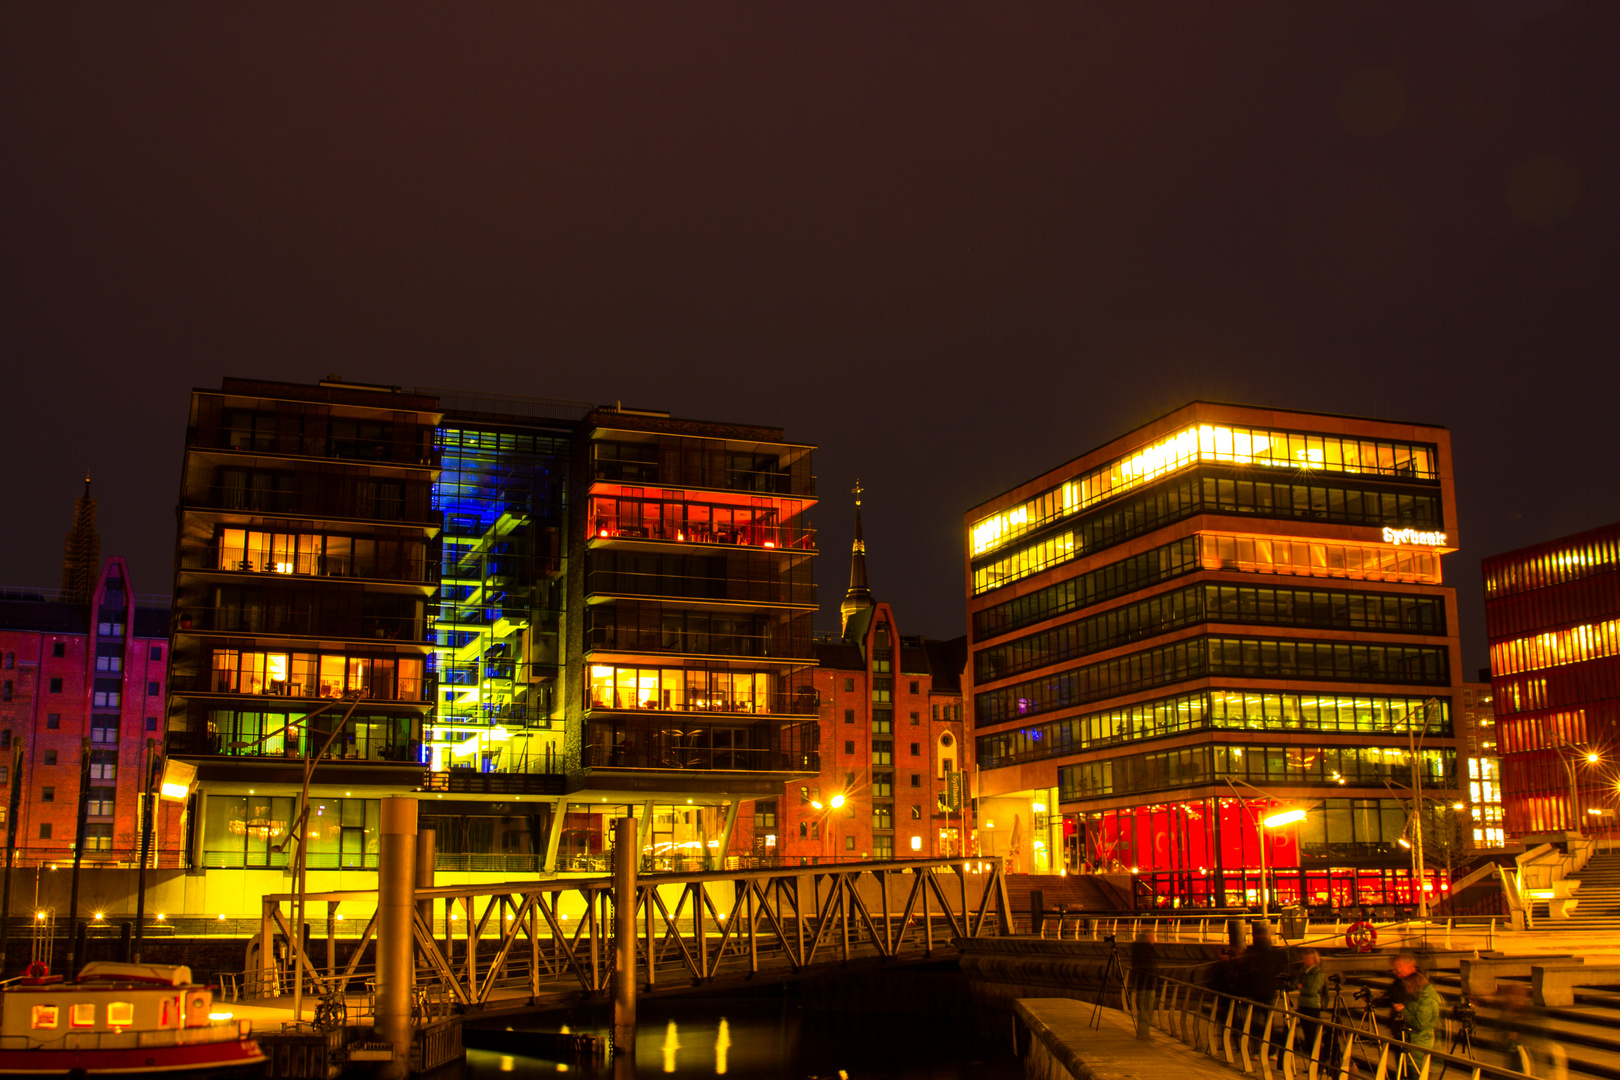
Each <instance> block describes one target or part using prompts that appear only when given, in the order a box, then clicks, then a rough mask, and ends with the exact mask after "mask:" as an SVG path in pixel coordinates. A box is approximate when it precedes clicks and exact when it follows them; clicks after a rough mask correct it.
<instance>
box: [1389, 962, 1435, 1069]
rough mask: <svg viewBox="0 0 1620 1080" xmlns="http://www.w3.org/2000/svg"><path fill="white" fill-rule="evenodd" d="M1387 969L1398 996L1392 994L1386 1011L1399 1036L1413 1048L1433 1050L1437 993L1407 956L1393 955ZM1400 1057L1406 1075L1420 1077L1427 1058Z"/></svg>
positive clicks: (1406, 1054) (1407, 1054)
mask: <svg viewBox="0 0 1620 1080" xmlns="http://www.w3.org/2000/svg"><path fill="white" fill-rule="evenodd" d="M1390 969H1391V971H1393V972H1394V975H1395V979H1396V981H1397V982H1398V983H1399V984H1400V990H1399V993H1398V994H1392V997H1394V998H1395V1000H1393V1001H1391V1002H1390V1008H1391V1009H1393V1010H1394V1012H1395V1016H1396V1017H1398V1018H1399V1020H1400V1023H1401V1026H1403V1027H1404V1028H1405V1031H1404V1032H1402V1033H1401V1035H1400V1037H1401V1038H1402V1039H1403V1040H1405V1041H1406V1042H1409V1043H1411V1044H1412V1045H1413V1046H1417V1047H1421V1048H1422V1049H1424V1050H1431V1049H1433V1048H1434V1029H1435V1026H1436V1025H1437V1024H1438V1023H1439V1022H1440V992H1439V991H1438V990H1436V989H1435V988H1434V986H1433V984H1431V983H1430V982H1429V977H1428V976H1427V975H1425V974H1423V972H1421V971H1419V970H1418V966H1417V960H1416V959H1415V958H1413V957H1412V955H1411V954H1410V953H1400V954H1397V955H1396V957H1395V958H1394V959H1393V960H1392V961H1390ZM1403 1058H1404V1061H1405V1063H1406V1065H1407V1069H1406V1070H1405V1072H1406V1076H1407V1077H1408V1078H1409V1080H1416V1078H1417V1077H1418V1076H1421V1075H1422V1073H1423V1065H1424V1063H1425V1062H1427V1061H1428V1059H1429V1056H1428V1055H1427V1054H1418V1053H1414V1052H1412V1051H1406V1052H1405V1053H1404V1054H1403Z"/></svg>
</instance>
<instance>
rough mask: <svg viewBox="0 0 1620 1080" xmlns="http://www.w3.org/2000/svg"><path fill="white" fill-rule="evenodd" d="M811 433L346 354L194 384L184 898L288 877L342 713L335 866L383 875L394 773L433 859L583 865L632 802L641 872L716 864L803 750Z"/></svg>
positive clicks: (536, 869) (179, 568)
mask: <svg viewBox="0 0 1620 1080" xmlns="http://www.w3.org/2000/svg"><path fill="white" fill-rule="evenodd" d="M811 450H812V448H811V447H808V446H803V445H799V444H789V443H786V442H784V441H783V439H782V432H781V431H780V430H779V429H773V428H758V427H744V426H739V425H729V424H714V423H704V422H698V421H686V420H678V419H671V418H670V417H668V416H667V415H664V414H653V413H647V412H632V411H629V410H623V411H621V410H618V409H616V408H607V409H595V410H592V409H590V407H589V406H581V405H579V404H577V403H567V402H549V401H545V400H539V399H525V398H515V397H503V396H498V395H470V394H461V393H455V392H447V391H436V390H418V391H416V392H414V393H411V392H404V391H401V390H400V389H398V388H395V387H385V386H372V385H363V384H354V383H346V382H343V381H342V380H340V379H337V378H329V379H327V380H325V381H323V382H321V383H319V384H317V385H306V384H295V383H284V382H274V381H266V380H250V379H226V380H225V381H224V383H223V384H222V386H221V387H220V389H218V390H211V389H199V390H196V391H194V392H193V395H192V408H191V422H190V426H189V430H188V437H187V444H186V452H185V462H184V475H183V480H182V491H181V502H180V510H179V524H180V529H179V540H178V551H177V559H176V574H175V594H176V599H175V607H174V617H173V625H172V633H173V650H172V655H171V678H170V680H169V701H168V706H167V716H168V722H167V745H168V749H169V752H170V753H171V754H172V755H174V756H175V757H176V758H179V759H182V760H188V761H192V762H195V763H196V764H197V765H198V766H199V772H198V793H197V795H196V796H195V798H194V800H193V804H192V813H191V819H190V820H191V821H192V823H193V824H192V828H191V830H190V833H189V836H188V859H189V864H190V865H191V866H193V867H195V868H197V869H203V870H208V871H210V875H209V878H208V886H207V890H206V893H207V895H206V897H205V899H204V900H203V901H202V902H204V903H205V904H206V905H207V906H208V908H209V910H228V911H232V912H235V911H238V910H246V911H251V910H253V908H252V904H253V903H254V901H253V897H254V896H256V895H258V894H259V893H262V892H263V891H266V890H268V891H272V892H273V891H276V890H277V889H278V888H280V887H281V886H280V883H279V875H280V873H281V870H282V868H283V867H284V866H285V865H286V864H287V860H288V857H289V856H288V851H287V845H286V843H285V837H286V834H287V831H288V829H289V823H290V821H291V820H292V817H293V815H294V813H295V809H294V804H295V803H296V796H297V794H298V791H299V789H300V787H301V784H302V781H303V768H304V759H305V757H306V756H307V755H311V754H314V753H316V752H317V751H318V750H319V749H320V747H321V746H322V745H324V744H325V743H326V741H327V739H328V737H329V736H330V737H332V744H331V748H330V749H329V750H328V751H327V758H326V759H325V760H323V761H322V762H321V764H320V765H319V766H318V767H317V768H316V770H315V772H314V777H313V786H312V788H311V791H312V795H313V796H314V804H313V805H314V806H315V807H316V810H315V816H316V817H317V818H319V819H320V820H319V822H318V823H317V824H318V825H319V828H317V830H316V832H317V833H319V835H318V836H316V837H315V838H314V839H313V840H312V843H311V847H310V853H309V854H310V866H311V868H312V869H313V870H315V871H316V872H317V873H318V874H325V873H329V872H330V873H332V874H334V875H335V876H334V878H333V879H331V880H333V881H336V880H347V879H344V878H343V877H342V875H344V874H348V873H352V872H356V871H359V872H364V871H370V870H374V869H375V867H376V861H377V843H378V834H377V828H378V816H379V813H380V805H381V804H380V799H381V798H382V797H384V796H387V795H411V796H414V797H416V798H419V799H421V800H423V801H425V802H427V803H428V805H426V806H424V807H423V812H422V824H423V827H424V828H429V827H431V828H432V829H433V830H434V832H435V836H436V843H437V853H436V859H437V866H438V869H439V870H440V871H441V873H445V874H452V875H453V874H468V875H471V874H480V873H488V874H504V875H513V874H518V875H521V874H527V873H546V872H552V871H557V870H599V869H602V868H603V867H604V866H605V865H606V860H607V858H608V855H609V851H608V845H609V844H610V843H611V841H610V836H611V829H609V828H608V827H607V822H608V821H609V819H611V818H613V817H618V816H623V815H625V814H631V815H633V816H635V817H636V818H638V820H640V821H641V822H642V823H643V835H642V847H643V850H644V851H645V852H647V853H648V855H649V865H652V864H655V863H657V864H661V865H678V866H681V867H708V866H718V865H720V863H721V862H722V861H723V860H724V858H725V857H726V855H727V854H728V853H729V852H730V851H731V850H733V845H732V844H731V840H732V836H733V832H734V831H736V832H739V833H746V832H747V831H748V830H749V828H750V827H751V825H752V823H753V819H754V817H755V816H756V815H755V814H753V813H752V812H750V813H748V814H746V815H744V814H742V809H743V806H744V805H745V804H749V803H751V802H752V801H753V800H755V799H756V798H761V797H764V798H774V797H776V796H779V795H780V793H781V791H782V788H783V784H784V783H785V782H786V781H788V780H791V779H793V778H797V777H800V776H804V775H813V774H814V773H815V772H816V771H817V769H818V765H817V757H816V748H815V745H814V737H815V732H814V715H815V712H816V702H815V686H814V684H813V681H812V679H811V677H810V671H811V669H812V668H813V667H814V663H815V661H814V656H813V653H812V651H811V647H810V632H809V621H810V617H811V613H812V612H813V610H814V607H815V594H814V585H813V582H812V575H811V567H812V563H813V557H814V555H815V545H814V539H813V537H814V533H813V530H811V529H810V528H809V525H808V521H807V519H806V511H808V510H809V508H810V507H811V506H812V505H813V504H814V501H815V495H814V477H813V476H812V475H811V472H810V461H811ZM344 716H348V720H347V722H346V723H343V724H342V726H341V728H339V724H340V722H341V719H342V718H343V717H344ZM334 731H336V732H337V734H336V735H335V736H333V734H332V733H333V732H334ZM739 817H742V818H743V819H744V821H743V824H742V825H739V824H738V819H739ZM745 846H746V845H745ZM654 856H656V858H653V857H654ZM228 871H242V872H243V873H242V874H237V875H231V874H228V873H226V872H228ZM216 872H217V873H216ZM189 902H190V901H189V900H188V903H189Z"/></svg>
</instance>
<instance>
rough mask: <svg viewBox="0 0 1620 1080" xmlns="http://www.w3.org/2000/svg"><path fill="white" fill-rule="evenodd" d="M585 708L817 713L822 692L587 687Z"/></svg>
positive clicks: (736, 713) (755, 713)
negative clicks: (648, 692)
mask: <svg viewBox="0 0 1620 1080" xmlns="http://www.w3.org/2000/svg"><path fill="white" fill-rule="evenodd" d="M585 708H586V709H588V710H613V711H617V712H636V713H669V714H682V713H685V714H702V715H706V716H708V715H714V714H716V713H720V714H726V715H732V716H816V715H818V714H819V713H820V711H821V695H820V694H819V693H817V692H816V691H815V690H813V689H811V688H809V687H806V688H804V689H802V690H800V691H799V692H798V693H772V694H736V693H731V694H728V693H724V692H721V691H710V692H706V693H704V694H702V695H691V696H686V695H682V694H678V693H673V692H672V693H671V694H670V695H669V696H668V697H665V696H664V695H662V694H659V695H656V696H648V697H642V696H641V694H640V692H639V691H637V692H623V693H621V692H618V691H617V690H615V691H613V692H611V693H604V692H601V691H600V690H593V689H589V688H587V690H586V698H585Z"/></svg>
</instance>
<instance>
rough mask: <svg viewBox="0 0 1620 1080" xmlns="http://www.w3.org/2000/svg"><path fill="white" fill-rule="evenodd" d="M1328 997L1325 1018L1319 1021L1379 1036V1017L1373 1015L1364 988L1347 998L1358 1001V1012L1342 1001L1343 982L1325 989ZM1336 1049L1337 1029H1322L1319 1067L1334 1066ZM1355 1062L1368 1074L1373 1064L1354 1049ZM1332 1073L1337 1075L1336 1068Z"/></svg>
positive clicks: (1367, 993)
mask: <svg viewBox="0 0 1620 1080" xmlns="http://www.w3.org/2000/svg"><path fill="white" fill-rule="evenodd" d="M1328 993H1329V995H1330V997H1329V999H1328V1006H1327V1009H1326V1010H1325V1015H1324V1016H1323V1017H1322V1018H1323V1019H1324V1020H1326V1021H1327V1022H1328V1023H1330V1024H1339V1025H1341V1026H1343V1027H1350V1028H1361V1029H1362V1030H1364V1031H1366V1032H1367V1033H1368V1034H1370V1035H1378V1034H1380V1032H1379V1030H1378V1015H1377V1013H1375V1012H1373V1006H1372V994H1371V992H1369V991H1368V990H1367V989H1366V988H1365V987H1363V988H1362V989H1361V990H1359V991H1353V992H1352V993H1351V995H1350V996H1351V998H1352V999H1358V1000H1360V1001H1361V1002H1362V1004H1361V1007H1360V1008H1357V1007H1356V1006H1355V1005H1353V1004H1350V1003H1348V1002H1346V1001H1345V1000H1344V984H1343V983H1342V982H1336V983H1333V984H1331V985H1330V986H1329V988H1328ZM1338 1045H1339V1031H1338V1029H1337V1028H1331V1027H1329V1028H1323V1029H1322V1047H1321V1051H1320V1053H1321V1055H1322V1064H1324V1065H1326V1064H1329V1063H1331V1062H1333V1060H1334V1056H1335V1055H1334V1051H1335V1050H1336V1049H1337V1047H1338ZM1356 1061H1357V1062H1358V1063H1360V1064H1361V1065H1362V1066H1363V1067H1365V1068H1367V1069H1369V1070H1370V1069H1371V1068H1372V1067H1373V1066H1374V1064H1375V1063H1374V1062H1373V1061H1371V1060H1369V1059H1368V1057H1367V1054H1366V1051H1364V1050H1363V1049H1361V1048H1359V1047H1358V1048H1357V1049H1356ZM1333 1071H1334V1072H1335V1073H1337V1071H1338V1070H1337V1069H1336V1068H1335V1069H1334V1070H1333Z"/></svg>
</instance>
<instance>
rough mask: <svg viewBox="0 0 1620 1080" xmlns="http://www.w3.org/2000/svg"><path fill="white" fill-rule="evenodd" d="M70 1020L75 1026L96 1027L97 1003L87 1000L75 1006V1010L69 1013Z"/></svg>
mask: <svg viewBox="0 0 1620 1080" xmlns="http://www.w3.org/2000/svg"><path fill="white" fill-rule="evenodd" d="M68 1022H69V1023H70V1024H71V1025H72V1026H73V1027H95V1026H96V1003H95V1002H93V1001H86V1002H83V1003H81V1004H78V1005H75V1006H73V1011H72V1013H70V1014H69V1020H68Z"/></svg>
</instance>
